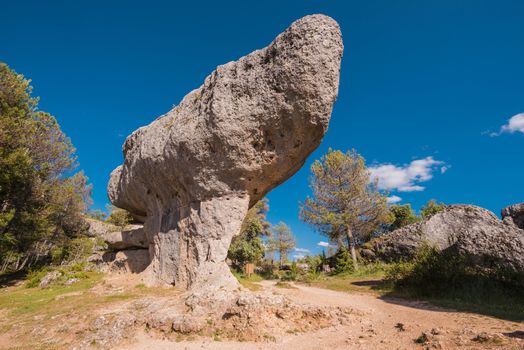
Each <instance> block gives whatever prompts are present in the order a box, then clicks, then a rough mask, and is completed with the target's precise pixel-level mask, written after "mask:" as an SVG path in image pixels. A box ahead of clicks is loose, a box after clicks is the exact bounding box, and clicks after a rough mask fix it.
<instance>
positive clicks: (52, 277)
mask: <svg viewBox="0 0 524 350" xmlns="http://www.w3.org/2000/svg"><path fill="white" fill-rule="evenodd" d="M60 277H62V272H60V271H51V272H48V273H47V274H46V275H45V276H44V277H43V278H42V279H41V280H40V283H39V284H38V287H40V288H47V287H49V286H50V285H51V284H53V283H54V282H56V281H57V280H58V279H59V278H60Z"/></svg>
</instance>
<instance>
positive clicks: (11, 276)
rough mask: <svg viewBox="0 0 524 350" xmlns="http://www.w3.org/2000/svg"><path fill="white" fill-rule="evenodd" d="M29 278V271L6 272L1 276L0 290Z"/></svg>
mask: <svg viewBox="0 0 524 350" xmlns="http://www.w3.org/2000/svg"><path fill="white" fill-rule="evenodd" d="M26 276H27V271H16V272H5V273H2V274H0V289H1V288H7V287H12V286H14V285H16V284H18V283H20V282H22V281H23V280H24V279H25V277H26Z"/></svg>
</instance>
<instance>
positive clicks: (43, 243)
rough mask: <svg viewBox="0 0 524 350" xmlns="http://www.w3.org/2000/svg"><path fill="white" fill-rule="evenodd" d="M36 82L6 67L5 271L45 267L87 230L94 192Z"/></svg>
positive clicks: (1, 224)
mask: <svg viewBox="0 0 524 350" xmlns="http://www.w3.org/2000/svg"><path fill="white" fill-rule="evenodd" d="M31 92H32V88H31V86H30V81H29V80H27V79H25V78H24V76H23V75H21V74H17V73H16V72H14V71H13V70H11V69H10V68H9V67H8V66H7V65H6V64H4V63H0V271H6V270H20V269H23V268H27V267H28V266H30V265H34V264H38V263H41V262H42V260H43V259H45V258H46V256H47V252H48V250H49V247H50V246H53V245H54V244H55V243H56V242H62V241H66V240H68V239H71V238H73V237H75V236H77V235H79V234H82V233H83V231H84V230H85V229H86V226H85V223H84V222H83V219H82V216H81V214H82V213H83V212H84V211H85V210H86V208H87V206H88V205H89V201H90V198H89V197H90V193H91V187H90V186H89V185H88V184H87V178H86V177H85V175H84V174H83V173H82V172H79V173H76V174H74V175H73V176H68V175H69V174H70V173H71V172H72V171H73V170H74V168H75V167H76V165H77V164H76V157H75V149H74V148H73V146H72V144H71V142H70V140H69V138H67V136H66V135H65V134H64V133H63V132H62V130H61V129H60V126H59V125H58V123H57V121H56V119H55V118H54V117H53V116H51V115H50V114H48V113H46V112H43V111H40V110H38V98H35V97H32V96H31Z"/></svg>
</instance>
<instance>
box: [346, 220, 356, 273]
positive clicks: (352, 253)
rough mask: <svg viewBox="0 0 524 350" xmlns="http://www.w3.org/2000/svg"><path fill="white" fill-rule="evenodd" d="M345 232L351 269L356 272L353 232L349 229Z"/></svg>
mask: <svg viewBox="0 0 524 350" xmlns="http://www.w3.org/2000/svg"><path fill="white" fill-rule="evenodd" d="M346 230H347V231H346V233H347V236H348V242H349V250H350V251H351V259H352V260H353V267H354V268H355V270H358V262H357V252H356V250H355V237H353V232H352V231H351V229H350V228H349V227H348V228H347V229H346Z"/></svg>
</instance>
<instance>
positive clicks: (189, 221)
mask: <svg viewBox="0 0 524 350" xmlns="http://www.w3.org/2000/svg"><path fill="white" fill-rule="evenodd" d="M342 51H343V45H342V37H341V33H340V29H339V26H338V24H337V23H336V22H335V21H334V20H333V19H331V18H329V17H327V16H323V15H312V16H307V17H304V18H302V19H300V20H298V21H296V22H294V23H293V24H292V25H291V26H290V27H289V28H288V29H287V30H286V31H285V32H283V33H282V34H280V35H279V36H278V37H277V38H276V39H275V40H274V41H273V42H272V43H271V44H270V45H269V46H268V47H266V48H264V49H261V50H256V51H254V52H252V53H250V54H249V55H247V56H244V57H242V58H240V59H239V60H237V61H235V62H229V63H227V64H224V65H222V66H219V67H218V68H217V69H216V70H215V71H214V72H213V73H211V75H209V76H208V77H207V78H206V79H205V81H204V84H203V85H202V86H201V87H200V88H198V89H196V90H194V91H192V92H190V93H189V94H188V95H186V96H185V97H184V98H183V99H182V101H181V102H180V103H179V105H178V106H176V107H174V108H173V109H172V110H171V111H169V112H168V113H166V114H165V115H163V116H161V117H159V118H157V119H156V120H155V121H153V122H152V123H151V124H149V125H148V126H145V127H142V128H139V129H138V130H136V131H135V132H133V133H132V134H131V135H130V136H129V137H128V138H127V139H126V141H125V143H124V146H123V153H124V164H123V165H122V166H119V167H118V168H116V169H115V170H114V171H113V172H112V174H111V178H110V181H109V184H108V194H109V198H110V200H111V202H112V203H113V204H114V205H115V206H117V207H120V208H123V209H126V210H128V211H129V212H131V213H132V214H133V215H134V216H137V217H141V218H143V219H144V221H145V223H144V231H145V234H146V237H147V240H148V243H149V244H150V251H151V264H150V265H149V266H148V268H147V270H146V272H145V273H144V277H145V279H146V281H147V283H148V284H164V283H168V284H173V285H176V286H177V287H179V288H192V287H196V286H199V287H204V286H205V287H211V288H219V287H223V288H230V289H234V288H237V287H238V282H237V281H236V279H235V278H234V277H233V276H232V275H231V273H230V271H229V268H228V266H227V265H226V263H225V259H226V255H227V251H228V248H229V245H230V243H231V239H232V237H233V236H234V235H236V234H238V232H239V230H240V226H241V223H242V220H243V219H244V217H245V215H246V213H247V211H248V209H249V208H250V207H251V206H253V205H254V204H255V203H256V202H257V201H258V200H260V199H261V198H263V197H264V195H265V194H266V193H268V192H269V191H270V190H271V189H273V188H274V187H276V186H278V185H279V184H281V183H282V182H284V181H285V180H286V179H288V178H289V177H290V176H292V175H293V174H294V173H295V172H296V171H298V169H300V167H301V166H302V165H303V164H304V162H305V160H306V158H307V156H308V155H310V154H311V152H313V150H315V149H316V148H317V147H318V145H319V144H320V142H321V140H322V137H323V136H324V134H325V132H326V130H327V127H328V123H329V119H330V117H331V111H332V107H333V104H334V102H335V99H336V97H337V94H338V82H339V74H340V62H341V57H342Z"/></svg>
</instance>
